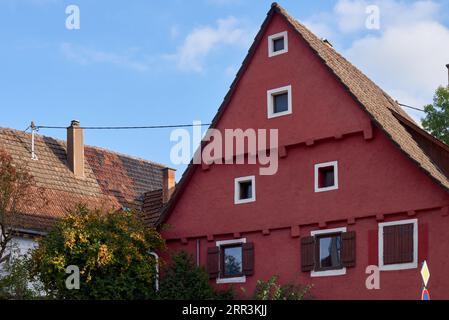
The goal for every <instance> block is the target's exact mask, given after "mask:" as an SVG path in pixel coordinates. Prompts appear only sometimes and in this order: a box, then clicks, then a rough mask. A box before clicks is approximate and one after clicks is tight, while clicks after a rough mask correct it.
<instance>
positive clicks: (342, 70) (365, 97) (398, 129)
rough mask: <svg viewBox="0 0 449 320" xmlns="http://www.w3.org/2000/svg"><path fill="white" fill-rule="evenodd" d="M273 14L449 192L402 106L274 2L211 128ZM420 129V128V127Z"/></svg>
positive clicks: (447, 180) (181, 184)
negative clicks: (409, 125)
mask: <svg viewBox="0 0 449 320" xmlns="http://www.w3.org/2000/svg"><path fill="white" fill-rule="evenodd" d="M274 14H280V15H281V16H282V17H283V18H285V19H286V21H287V22H288V24H289V25H290V26H291V27H292V29H293V30H294V31H296V33H297V34H298V35H299V36H300V37H301V38H303V39H304V40H305V42H306V43H307V44H308V45H309V47H310V48H311V49H312V50H313V51H314V52H315V53H316V54H317V56H318V57H319V58H320V59H321V60H322V62H323V63H324V64H325V65H326V66H327V67H328V68H329V71H330V72H332V73H333V74H334V75H335V76H336V78H337V79H338V80H339V81H340V82H341V83H342V84H343V85H344V86H345V87H346V89H347V90H348V92H349V93H350V94H351V95H352V96H353V98H354V99H355V100H356V101H357V102H358V103H359V105H360V106H361V107H362V108H363V109H364V110H365V111H366V112H367V113H368V115H369V116H370V117H371V118H372V119H373V120H374V121H375V123H376V124H377V125H378V127H379V128H381V129H382V130H383V131H384V132H385V133H386V134H387V136H388V137H389V138H390V139H391V140H392V141H393V142H394V143H395V144H396V145H397V146H398V147H399V149H400V150H402V151H403V152H404V153H405V155H406V156H408V157H409V158H410V159H411V160H412V161H413V162H414V163H415V164H416V165H418V166H419V167H420V168H421V169H422V170H423V171H424V172H425V173H426V174H428V175H429V176H430V177H431V178H432V179H433V180H434V181H435V182H436V183H438V184H439V185H440V186H442V187H443V188H444V189H445V190H446V191H449V177H448V176H446V175H445V174H444V173H443V171H442V170H441V169H440V168H439V167H438V166H437V165H436V164H435V163H434V162H433V161H432V160H431V159H430V158H429V156H428V155H427V154H426V152H425V151H424V150H423V149H422V148H421V147H420V146H419V145H418V143H417V141H415V140H414V139H413V137H412V135H411V134H410V133H409V132H408V131H407V130H406V128H405V127H404V126H403V125H402V124H401V122H400V121H399V120H398V119H397V118H396V117H395V115H399V116H400V117H402V118H404V119H407V120H408V121H410V122H413V120H412V119H411V118H410V117H409V116H408V115H407V113H406V112H405V111H404V110H402V108H401V107H400V106H399V105H398V104H397V103H396V102H395V101H394V100H393V99H392V98H391V97H390V96H389V95H388V94H387V93H386V92H384V91H383V90H382V89H381V88H379V87H378V86H377V85H376V84H375V83H374V82H373V81H371V80H370V79H369V78H368V77H367V76H366V75H364V74H363V73H362V72H361V71H360V70H359V69H357V68H356V67H355V66H353V65H352V64H351V63H350V62H349V61H348V60H346V59H345V58H344V57H343V56H341V55H340V54H339V53H338V52H337V51H335V50H334V49H333V48H332V47H331V46H330V45H329V44H327V43H326V42H325V41H323V40H321V39H319V38H318V37H317V36H316V35H314V34H313V33H312V32H311V31H310V30H308V29H307V28H306V27H305V26H304V25H302V24H301V23H299V22H298V21H297V20H296V19H294V18H293V17H291V16H290V15H289V14H288V13H287V12H286V11H285V10H284V9H283V8H282V7H281V6H280V5H278V4H277V3H273V4H272V6H271V10H270V11H269V12H268V14H267V18H266V19H265V21H264V22H263V23H262V26H261V28H260V30H259V32H258V34H257V35H256V37H255V39H254V42H253V44H252V46H251V48H250V49H249V51H248V54H247V56H246V57H245V59H244V61H243V63H242V66H241V68H240V69H239V71H238V73H237V75H236V77H235V79H234V81H233V82H232V84H231V87H230V89H229V91H228V93H227V94H226V96H225V98H224V100H223V102H222V104H221V105H220V107H219V109H218V112H217V114H216V115H215V117H214V119H213V120H212V124H211V126H210V127H211V128H215V127H216V125H217V123H218V121H219V120H220V118H221V116H222V114H223V113H224V112H225V110H226V107H227V105H228V103H229V101H230V98H231V97H232V95H233V93H234V90H235V88H236V86H237V83H238V82H239V80H240V79H241V77H242V75H243V73H244V72H245V71H246V68H247V66H248V64H249V62H250V60H251V59H252V57H253V55H254V52H255V50H256V48H257V47H258V44H259V42H260V41H261V40H262V36H263V34H264V32H265V29H266V27H267V26H268V23H269V22H270V20H271V18H272V17H273V15H274ZM420 130H422V129H420ZM196 168H197V166H196V165H193V164H192V163H190V164H189V166H188V167H187V170H186V171H185V172H184V174H183V176H182V178H181V180H180V182H179V184H178V185H177V188H176V190H175V192H174V194H173V196H172V197H171V200H170V202H169V203H168V204H167V205H166V206H165V207H164V208H163V212H162V214H161V216H160V219H159V221H158V224H159V225H160V224H162V223H163V222H164V221H165V220H166V219H167V217H168V215H169V214H170V211H171V210H172V208H173V207H174V205H175V204H176V202H177V200H178V198H179V197H181V195H182V193H183V191H184V189H185V188H186V187H187V184H188V181H189V179H190V178H191V176H192V175H193V174H194V171H195V170H196Z"/></svg>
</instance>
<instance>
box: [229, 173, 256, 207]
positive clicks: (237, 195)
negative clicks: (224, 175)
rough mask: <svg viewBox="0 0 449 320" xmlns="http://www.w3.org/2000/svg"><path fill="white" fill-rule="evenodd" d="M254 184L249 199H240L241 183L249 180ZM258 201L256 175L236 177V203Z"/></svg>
mask: <svg viewBox="0 0 449 320" xmlns="http://www.w3.org/2000/svg"><path fill="white" fill-rule="evenodd" d="M249 181H251V184H252V195H251V198H248V199H240V183H241V182H249ZM255 201H256V176H247V177H240V178H235V179H234V204H244V203H250V202H255Z"/></svg>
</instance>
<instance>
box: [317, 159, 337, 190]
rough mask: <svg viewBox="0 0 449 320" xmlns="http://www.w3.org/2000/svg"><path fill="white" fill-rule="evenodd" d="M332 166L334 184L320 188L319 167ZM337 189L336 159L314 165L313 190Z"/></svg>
mask: <svg viewBox="0 0 449 320" xmlns="http://www.w3.org/2000/svg"><path fill="white" fill-rule="evenodd" d="M326 167H334V185H333V186H331V187H325V188H320V169H321V168H326ZM331 190H338V161H331V162H325V163H318V164H316V165H315V192H326V191H331Z"/></svg>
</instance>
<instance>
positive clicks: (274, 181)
mask: <svg viewBox="0 0 449 320" xmlns="http://www.w3.org/2000/svg"><path fill="white" fill-rule="evenodd" d="M211 127H212V128H215V129H218V130H220V131H224V130H225V129H229V128H230V129H236V128H241V129H243V130H246V129H249V128H255V129H278V132H279V133H278V135H279V148H278V149H277V150H276V152H278V155H279V164H278V170H277V173H276V174H274V175H260V173H259V168H260V165H259V164H256V165H254V164H245V165H238V164H233V165H218V164H212V165H205V164H203V165H197V164H193V163H192V164H191V165H189V167H188V169H187V170H186V172H185V173H184V175H183V177H182V179H181V181H180V183H179V184H178V186H177V188H176V191H175V192H174V194H173V196H172V198H171V200H170V202H169V203H168V205H167V206H166V207H165V209H164V211H163V213H162V215H161V218H160V221H159V224H161V225H162V224H167V225H168V228H166V229H164V231H163V235H164V237H165V238H166V239H167V243H168V246H169V248H170V249H171V250H173V251H176V250H186V251H189V252H191V253H192V254H193V255H194V256H195V257H196V259H197V262H198V264H200V265H202V266H206V267H207V270H208V272H209V275H210V278H211V282H212V283H214V284H216V285H217V286H227V285H229V284H233V285H234V287H236V288H239V287H244V288H245V289H246V291H247V292H249V293H250V292H252V290H253V289H254V287H255V285H256V282H257V280H267V279H268V278H270V277H271V276H273V275H278V276H279V281H280V282H281V283H287V282H292V283H298V284H312V285H313V289H312V292H311V293H312V295H313V297H315V298H317V299H419V298H420V294H421V290H422V280H421V276H420V269H421V265H422V263H423V262H424V261H427V264H428V265H429V268H430V271H431V279H430V282H429V286H428V288H429V291H430V293H431V295H432V297H433V298H435V299H449V276H448V273H449V241H448V230H449V179H448V177H449V147H448V146H447V145H445V144H444V143H442V142H440V141H438V140H436V139H435V138H433V137H431V136H430V135H429V134H427V133H426V132H424V131H423V130H422V129H420V128H419V127H418V126H417V125H416V124H415V123H414V122H413V120H411V119H410V118H409V116H408V115H407V114H406V113H405V112H404V111H403V110H402V109H401V108H400V106H399V105H398V104H397V103H396V102H395V101H394V100H393V99H392V98H390V97H389V96H388V95H387V94H386V93H385V92H384V91H382V90H381V89H380V88H379V87H378V86H376V85H375V84H374V83H373V82H372V81H370V80H369V79H368V78H367V77H366V76H365V75H364V74H362V73H361V72H360V71H359V70H358V69H357V68H355V67H354V66H353V65H351V64H350V63H349V62H348V61H347V60H345V59H344V58H343V57H342V56H341V55H339V54H338V53H337V52H336V51H335V50H334V49H333V48H332V46H331V45H330V44H329V43H328V42H327V41H323V40H321V39H319V38H317V37H316V36H315V35H314V34H312V33H311V32H310V31H309V30H307V29H306V28H305V27H304V26H303V25H301V24H300V23H299V22H297V21H296V20H295V19H293V18H292V17H291V16H289V15H288V14H287V13H286V12H285V10H284V9H283V8H281V7H280V6H279V5H277V4H273V5H272V8H271V10H270V11H269V12H268V15H267V18H266V20H265V21H264V23H263V24H262V27H261V29H260V31H259V33H258V35H257V36H256V39H255V41H254V43H253V45H252V47H251V48H250V50H249V53H248V56H247V57H246V58H245V61H244V62H243V64H242V67H241V69H240V71H239V72H238V74H237V77H236V79H235V81H234V82H233V84H232V85H231V89H230V91H229V93H228V94H227V96H226V97H225V99H224V102H223V104H222V105H221V107H220V108H219V111H218V113H217V115H216V117H215V118H214V120H213V124H212V126H211ZM273 152H274V151H273ZM373 265H374V266H378V267H379V269H380V289H372V290H369V289H368V288H367V287H366V279H367V277H368V276H369V274H366V269H367V267H368V266H373Z"/></svg>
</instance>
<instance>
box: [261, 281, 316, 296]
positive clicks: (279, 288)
mask: <svg viewBox="0 0 449 320" xmlns="http://www.w3.org/2000/svg"><path fill="white" fill-rule="evenodd" d="M311 288H312V286H311V285H306V286H298V285H295V284H285V285H280V284H278V277H277V276H273V277H271V278H270V279H268V281H262V280H259V281H257V284H256V289H255V291H254V295H253V299H254V300H304V299H305V298H307V297H308V294H309V291H310V289H311Z"/></svg>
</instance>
